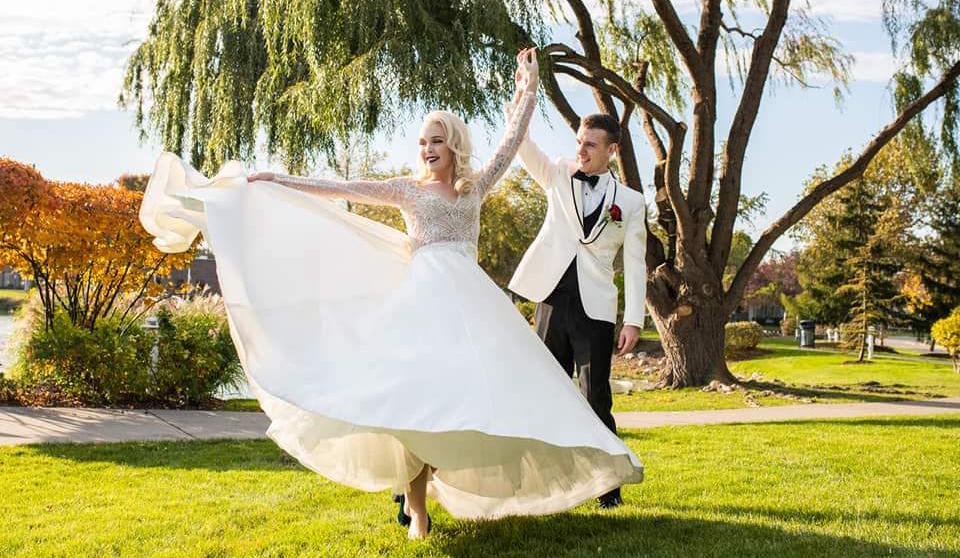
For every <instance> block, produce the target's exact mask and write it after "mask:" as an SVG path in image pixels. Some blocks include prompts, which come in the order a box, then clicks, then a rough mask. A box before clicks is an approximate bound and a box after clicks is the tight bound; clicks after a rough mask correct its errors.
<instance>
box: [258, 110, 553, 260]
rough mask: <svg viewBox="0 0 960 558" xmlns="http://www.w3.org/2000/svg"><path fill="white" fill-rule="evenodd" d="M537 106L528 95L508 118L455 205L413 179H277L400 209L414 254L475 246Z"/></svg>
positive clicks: (314, 191)
mask: <svg viewBox="0 0 960 558" xmlns="http://www.w3.org/2000/svg"><path fill="white" fill-rule="evenodd" d="M535 103H536V96H535V95H534V93H532V92H527V93H524V95H523V96H522V97H521V100H520V103H519V106H518V107H517V110H514V111H513V112H512V115H510V116H509V120H508V123H507V131H506V134H505V135H504V137H503V139H502V140H501V141H500V145H499V146H498V147H497V150H496V152H495V153H494V155H493V157H492V158H491V159H490V160H489V161H487V163H486V164H484V165H483V167H482V168H481V169H480V171H479V172H478V173H477V176H476V178H475V180H474V183H473V187H472V188H471V189H470V191H469V192H467V193H466V194H462V195H460V196H458V197H457V198H456V199H453V200H451V199H448V198H447V197H445V196H444V195H443V194H440V193H438V192H434V191H433V190H429V189H427V188H424V187H421V186H419V185H418V183H417V181H416V179H414V178H413V177H409V176H405V177H397V178H391V179H389V180H384V181H372V180H356V181H342V180H327V179H322V178H304V177H298V176H290V175H277V177H276V181H277V182H279V183H281V184H283V185H285V186H289V187H291V188H295V189H298V190H303V191H306V192H310V193H312V194H317V195H321V196H325V197H330V198H342V199H346V200H349V201H352V202H358V203H367V204H375V205H390V206H394V207H398V208H400V210H401V212H402V214H403V220H404V222H405V223H406V225H407V234H408V235H409V236H410V238H411V240H412V241H413V246H414V249H416V248H419V247H421V246H424V245H427V244H433V243H435V242H470V243H473V244H476V242H477V238H478V237H479V236H480V207H481V205H482V204H483V199H484V197H485V196H486V195H487V194H489V193H490V192H491V191H493V189H494V186H495V185H496V184H497V182H498V181H499V180H500V178H501V177H502V176H503V174H504V173H505V172H506V170H507V168H508V167H509V166H510V162H511V161H513V158H514V156H516V154H517V149H518V148H519V147H520V143H521V142H522V141H523V138H524V136H525V135H526V132H527V125H528V124H529V123H530V116H531V114H532V113H533V109H534V106H535Z"/></svg>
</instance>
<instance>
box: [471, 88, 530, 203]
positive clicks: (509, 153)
mask: <svg viewBox="0 0 960 558" xmlns="http://www.w3.org/2000/svg"><path fill="white" fill-rule="evenodd" d="M536 103H537V95H536V93H534V92H533V91H527V92H525V93H524V94H523V95H522V96H521V97H520V102H519V103H518V106H517V107H516V109H514V110H513V112H512V113H511V115H510V117H509V121H508V123H507V133H506V134H505V135H504V136H503V139H502V140H500V145H498V146H497V150H496V151H495V152H494V154H493V157H492V158H491V159H490V160H489V161H487V162H486V164H484V165H483V168H481V169H480V172H479V173H478V175H477V180H476V182H475V186H474V187H475V188H477V190H478V191H479V192H480V195H481V196H485V195H486V194H487V193H489V192H490V190H491V189H492V188H493V186H494V185H495V184H496V183H497V181H499V180H500V178H501V177H502V176H503V173H504V172H506V170H507V167H509V166H510V163H511V161H513V158H514V157H516V155H517V149H519V148H520V144H521V143H522V142H523V138H524V137H525V136H526V135H527V126H528V125H529V124H530V117H531V115H533V109H534V107H535V106H536Z"/></svg>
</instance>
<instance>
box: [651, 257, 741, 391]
mask: <svg viewBox="0 0 960 558" xmlns="http://www.w3.org/2000/svg"><path fill="white" fill-rule="evenodd" d="M685 264H686V265H685V266H684V267H685V268H686V270H687V274H686V275H687V276H686V277H684V278H683V279H682V280H680V281H678V282H677V287H678V288H672V287H671V285H670V284H669V281H668V280H667V279H666V278H664V277H663V276H659V277H657V278H655V279H654V281H653V282H651V283H650V292H649V293H648V298H647V301H648V302H649V304H648V306H649V308H650V312H651V317H652V318H653V321H654V322H655V323H656V326H657V331H658V332H659V333H660V341H661V344H662V345H663V351H664V354H665V355H666V365H665V367H664V369H663V370H662V371H661V382H662V383H663V384H664V385H665V386H667V387H673V388H680V387H691V386H704V385H707V384H709V383H710V381H711V380H719V381H721V382H723V383H736V382H737V380H736V378H734V377H733V375H732V374H731V373H730V371H729V370H728V369H727V363H726V360H725V357H724V346H725V331H724V325H725V324H726V322H727V317H728V313H727V312H726V311H725V310H724V305H723V301H722V298H721V296H720V292H721V291H720V289H719V287H720V285H719V284H713V283H712V282H709V281H704V280H701V279H700V277H702V276H703V275H702V274H701V273H700V270H699V269H697V268H696V267H694V265H693V264H692V262H689V261H688V262H685ZM663 273H664V274H666V272H663ZM671 273H675V272H671ZM678 279H679V276H678Z"/></svg>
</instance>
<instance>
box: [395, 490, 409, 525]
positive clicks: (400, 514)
mask: <svg viewBox="0 0 960 558" xmlns="http://www.w3.org/2000/svg"><path fill="white" fill-rule="evenodd" d="M406 500H407V497H406V496H404V495H403V494H394V495H393V501H394V502H397V503H398V504H400V509H399V510H398V511H397V523H399V524H400V525H403V526H404V527H409V526H410V516H409V515H407V514H406V513H404V511H403V505H404V503H406Z"/></svg>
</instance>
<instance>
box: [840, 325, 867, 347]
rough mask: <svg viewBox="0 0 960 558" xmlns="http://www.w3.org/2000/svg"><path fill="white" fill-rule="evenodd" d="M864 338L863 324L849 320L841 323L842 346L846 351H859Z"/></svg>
mask: <svg viewBox="0 0 960 558" xmlns="http://www.w3.org/2000/svg"><path fill="white" fill-rule="evenodd" d="M863 342H864V339H863V324H857V323H854V322H847V323H845V324H840V348H841V349H843V350H844V351H859V350H860V344H861V343H863Z"/></svg>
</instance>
